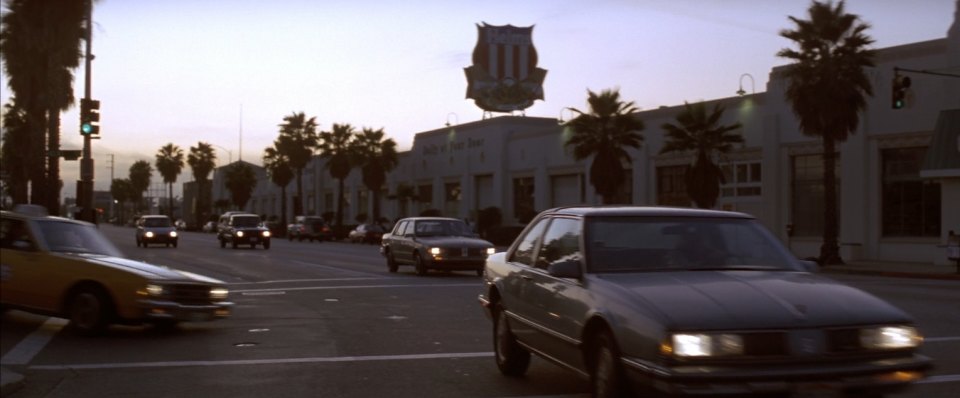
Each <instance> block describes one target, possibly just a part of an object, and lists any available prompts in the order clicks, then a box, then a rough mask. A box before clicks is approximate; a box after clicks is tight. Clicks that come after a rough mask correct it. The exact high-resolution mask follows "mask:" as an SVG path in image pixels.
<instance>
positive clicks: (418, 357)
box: [29, 352, 493, 370]
mask: <svg viewBox="0 0 960 398" xmlns="http://www.w3.org/2000/svg"><path fill="white" fill-rule="evenodd" d="M492 356H493V353H492V352H458V353H446V354H410V355H370V356H346V357H313V358H286V359H241V360H228V361H164V362H128V363H91V364H74V365H33V366H30V367H29V369H31V370H90V369H130V368H170V367H189V366H236V365H275V364H291V363H336V362H370V361H409V360H424V359H461V358H487V357H492Z"/></svg>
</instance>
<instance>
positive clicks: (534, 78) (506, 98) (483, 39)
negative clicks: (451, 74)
mask: <svg viewBox="0 0 960 398" xmlns="http://www.w3.org/2000/svg"><path fill="white" fill-rule="evenodd" d="M477 31H478V38H477V46H476V47H474V49H473V65H472V66H469V67H467V68H464V72H465V73H466V75H467V98H472V99H473V100H474V102H475V103H476V104H477V106H479V107H480V108H481V109H483V110H486V111H491V112H513V111H516V110H523V109H526V108H529V107H530V106H531V105H533V101H534V100H538V99H539V100H542V99H543V79H544V78H545V77H546V76H547V71H546V70H545V69H540V68H538V67H537V50H536V48H534V47H533V26H529V27H525V28H520V27H516V26H512V25H505V26H493V25H487V24H486V23H484V24H482V25H477Z"/></svg>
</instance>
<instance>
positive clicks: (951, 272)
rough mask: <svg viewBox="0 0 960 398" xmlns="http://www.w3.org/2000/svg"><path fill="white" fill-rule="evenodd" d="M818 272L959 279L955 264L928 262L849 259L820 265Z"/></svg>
mask: <svg viewBox="0 0 960 398" xmlns="http://www.w3.org/2000/svg"><path fill="white" fill-rule="evenodd" d="M820 272H822V273H824V274H856V275H874V276H887V277H894V278H922V279H939V280H955V281H960V273H957V266H956V265H934V264H929V263H901V262H882V261H851V262H848V263H847V264H843V265H825V266H821V267H820Z"/></svg>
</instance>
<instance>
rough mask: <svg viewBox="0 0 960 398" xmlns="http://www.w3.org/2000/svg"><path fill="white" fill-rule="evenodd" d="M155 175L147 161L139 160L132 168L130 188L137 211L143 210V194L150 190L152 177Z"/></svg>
mask: <svg viewBox="0 0 960 398" xmlns="http://www.w3.org/2000/svg"><path fill="white" fill-rule="evenodd" d="M152 175H153V167H150V162H148V161H146V160H138V161H136V162H134V163H133V165H132V166H130V187H131V189H132V191H131V192H132V196H131V197H130V199H132V200H133V201H134V203H135V204H134V207H135V209H136V210H142V209H143V193H144V192H146V191H147V188H150V177H151V176H152Z"/></svg>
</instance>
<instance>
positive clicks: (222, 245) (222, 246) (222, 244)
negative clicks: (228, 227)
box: [220, 238, 227, 249]
mask: <svg viewBox="0 0 960 398" xmlns="http://www.w3.org/2000/svg"><path fill="white" fill-rule="evenodd" d="M225 247H227V241H225V240H223V239H222V238H221V239H220V248H221V249H223V248H225Z"/></svg>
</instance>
